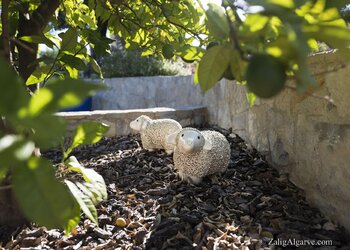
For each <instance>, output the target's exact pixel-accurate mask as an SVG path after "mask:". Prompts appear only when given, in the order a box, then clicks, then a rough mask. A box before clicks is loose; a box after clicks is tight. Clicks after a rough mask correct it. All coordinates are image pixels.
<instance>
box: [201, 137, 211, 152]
mask: <svg viewBox="0 0 350 250" xmlns="http://www.w3.org/2000/svg"><path fill="white" fill-rule="evenodd" d="M204 141H205V142H204V146H203V149H204V150H211V149H212V147H213V145H212V144H211V142H210V141H209V140H208V139H206V138H205V139H204Z"/></svg>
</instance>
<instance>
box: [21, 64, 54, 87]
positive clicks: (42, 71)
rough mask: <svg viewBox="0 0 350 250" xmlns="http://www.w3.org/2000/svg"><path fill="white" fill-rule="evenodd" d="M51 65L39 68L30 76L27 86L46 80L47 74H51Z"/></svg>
mask: <svg viewBox="0 0 350 250" xmlns="http://www.w3.org/2000/svg"><path fill="white" fill-rule="evenodd" d="M50 69H51V65H50V66H49V65H44V66H41V67H37V68H36V69H35V71H34V72H33V73H32V74H31V75H30V77H29V78H28V79H27V81H26V85H27V86H28V85H32V84H37V83H40V82H42V81H44V80H45V78H46V77H47V74H48V73H49V72H50Z"/></svg>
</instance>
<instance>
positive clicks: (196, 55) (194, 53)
mask: <svg viewBox="0 0 350 250" xmlns="http://www.w3.org/2000/svg"><path fill="white" fill-rule="evenodd" d="M203 52H204V50H203V49H202V48H198V47H194V46H191V45H188V44H186V45H185V46H183V47H181V48H179V49H177V52H176V54H177V55H179V56H181V58H182V59H183V60H185V61H189V62H193V61H195V60H200V59H201V58H202V56H203Z"/></svg>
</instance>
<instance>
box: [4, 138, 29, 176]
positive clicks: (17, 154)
mask: <svg viewBox="0 0 350 250" xmlns="http://www.w3.org/2000/svg"><path fill="white" fill-rule="evenodd" d="M34 148H35V145H34V143H33V142H31V141H28V140H26V139H24V138H23V137H22V136H20V135H5V136H4V137H1V138H0V162H1V164H0V170H1V169H6V170H7V169H8V168H9V167H10V166H11V165H14V164H15V163H18V162H20V161H25V160H27V159H28V158H29V157H30V156H31V155H32V153H33V151H34Z"/></svg>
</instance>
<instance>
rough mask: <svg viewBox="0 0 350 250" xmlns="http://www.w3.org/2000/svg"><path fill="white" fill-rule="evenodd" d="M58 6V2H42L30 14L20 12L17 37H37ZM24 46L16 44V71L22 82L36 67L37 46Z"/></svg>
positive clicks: (29, 44) (57, 0)
mask: <svg viewBox="0 0 350 250" xmlns="http://www.w3.org/2000/svg"><path fill="white" fill-rule="evenodd" d="M59 4H60V0H50V1H47V0H43V1H42V3H41V4H40V5H39V7H38V8H37V9H36V10H35V11H34V12H33V13H32V14H31V15H29V13H28V12H27V11H20V13H19V21H18V36H17V38H19V37H21V36H39V35H42V31H43V29H44V28H45V27H46V26H47V24H48V22H49V20H50V18H51V17H52V16H53V14H54V13H55V11H56V9H57V8H58V6H59ZM23 44H24V45H25V46H21V45H20V44H17V45H16V46H17V49H18V64H19V66H18V71H19V74H20V76H21V77H22V78H23V80H24V81H27V79H28V78H29V76H30V75H31V74H32V73H33V72H34V70H35V69H36V67H37V66H38V64H37V63H35V60H36V59H37V54H38V45H37V44H34V43H27V42H23Z"/></svg>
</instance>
